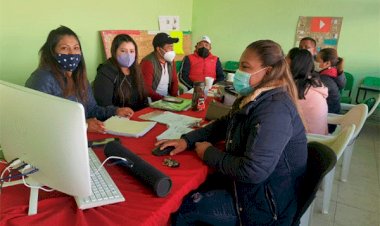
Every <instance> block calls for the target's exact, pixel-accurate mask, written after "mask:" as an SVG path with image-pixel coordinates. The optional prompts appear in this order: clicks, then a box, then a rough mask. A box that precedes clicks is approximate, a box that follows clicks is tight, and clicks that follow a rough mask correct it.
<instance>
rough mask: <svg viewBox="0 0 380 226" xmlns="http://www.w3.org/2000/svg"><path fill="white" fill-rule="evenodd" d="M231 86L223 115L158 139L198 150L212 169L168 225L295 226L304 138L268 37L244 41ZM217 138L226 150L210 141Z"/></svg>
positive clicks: (286, 74)
mask: <svg viewBox="0 0 380 226" xmlns="http://www.w3.org/2000/svg"><path fill="white" fill-rule="evenodd" d="M233 85H234V87H235V90H236V91H237V92H238V93H239V94H240V97H239V98H238V99H237V100H236V102H235V103H234V105H233V109H232V110H231V112H230V113H229V114H228V115H227V116H225V117H222V118H220V119H218V120H216V121H214V122H212V123H211V124H209V125H207V126H206V127H203V128H200V129H198V130H194V131H192V132H189V133H187V134H185V135H183V136H182V137H181V139H177V140H162V141H159V142H157V143H156V145H157V146H158V145H160V148H161V149H163V148H165V147H167V146H173V147H174V148H175V149H174V150H172V151H171V153H170V154H171V155H175V154H178V153H180V152H183V151H184V150H186V149H193V148H195V152H196V153H197V155H198V157H199V158H200V159H202V160H203V161H204V163H205V164H207V165H208V166H210V167H212V168H214V169H215V171H216V173H215V174H213V175H212V176H210V177H209V178H208V179H207V180H206V182H205V184H203V185H202V186H201V187H200V188H199V189H197V190H195V191H194V192H192V193H191V194H189V195H188V196H187V197H185V199H184V201H183V203H182V205H181V207H180V208H179V210H178V212H177V213H176V214H175V215H174V216H173V218H172V224H173V225H195V223H206V224H207V225H234V226H235V225H292V222H293V218H294V216H295V213H296V211H297V194H298V192H300V191H299V189H298V187H299V183H300V182H301V178H302V176H303V175H304V173H305V170H306V160H307V140H306V133H305V128H304V125H303V122H302V118H301V116H300V114H299V111H298V107H297V99H298V96H297V88H296V86H295V84H294V81H293V79H292V75H291V73H290V71H289V69H288V66H287V63H286V61H285V57H284V54H283V52H282V50H281V47H280V46H279V45H278V44H277V43H275V42H273V41H271V40H260V41H256V42H253V43H251V44H250V45H248V47H247V48H246V49H245V50H244V52H243V54H242V55H241V58H240V66H239V69H238V70H237V71H236V74H235V77H234V81H233ZM222 131H225V132H222ZM220 140H225V144H226V147H225V150H219V149H218V148H217V147H215V146H213V143H215V142H218V141H220Z"/></svg>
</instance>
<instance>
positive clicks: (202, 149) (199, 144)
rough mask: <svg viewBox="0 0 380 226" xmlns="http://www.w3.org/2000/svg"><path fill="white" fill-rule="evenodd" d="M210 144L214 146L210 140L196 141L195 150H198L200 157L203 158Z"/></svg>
mask: <svg viewBox="0 0 380 226" xmlns="http://www.w3.org/2000/svg"><path fill="white" fill-rule="evenodd" d="M210 146H212V144H211V143H209V142H196V143H195V151H196V152H197V155H198V157H199V158H201V159H202V160H203V156H204V154H205V151H206V149H207V148H208V147H210Z"/></svg>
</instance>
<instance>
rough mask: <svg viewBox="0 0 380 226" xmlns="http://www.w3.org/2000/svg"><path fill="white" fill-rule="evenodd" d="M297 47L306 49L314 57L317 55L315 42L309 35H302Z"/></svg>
mask: <svg viewBox="0 0 380 226" xmlns="http://www.w3.org/2000/svg"><path fill="white" fill-rule="evenodd" d="M298 47H299V48H300V49H306V50H308V51H309V52H310V53H311V55H312V56H313V58H315V57H316V56H317V53H318V51H317V42H316V41H315V40H314V39H313V38H311V37H304V38H302V39H301V41H300V43H299V45H298Z"/></svg>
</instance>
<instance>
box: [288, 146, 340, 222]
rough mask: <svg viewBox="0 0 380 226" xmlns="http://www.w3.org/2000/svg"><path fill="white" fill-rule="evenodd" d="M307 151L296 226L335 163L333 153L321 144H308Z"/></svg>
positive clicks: (335, 159)
mask: <svg viewBox="0 0 380 226" xmlns="http://www.w3.org/2000/svg"><path fill="white" fill-rule="evenodd" d="M307 149H308V157H307V169H306V173H305V175H304V177H303V179H302V182H301V186H300V189H299V191H300V192H299V193H298V210H297V214H296V217H295V219H294V223H293V225H297V223H298V222H299V220H300V219H301V217H302V215H303V214H304V213H305V212H306V210H307V209H308V208H309V206H310V204H311V203H312V202H313V201H314V199H315V196H316V194H317V191H318V188H319V186H320V184H321V183H322V180H323V178H324V176H325V175H326V174H327V173H328V172H330V170H331V169H332V168H334V166H335V164H336V161H337V158H336V155H335V153H334V151H333V150H332V149H331V148H329V147H328V146H327V145H324V144H322V143H319V142H310V143H308V144H307Z"/></svg>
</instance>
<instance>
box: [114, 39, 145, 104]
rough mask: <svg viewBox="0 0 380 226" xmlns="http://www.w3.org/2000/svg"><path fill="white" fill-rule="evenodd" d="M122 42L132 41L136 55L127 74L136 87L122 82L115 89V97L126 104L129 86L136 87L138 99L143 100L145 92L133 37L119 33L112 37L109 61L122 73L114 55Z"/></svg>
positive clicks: (128, 97) (129, 91) (128, 96)
mask: <svg viewBox="0 0 380 226" xmlns="http://www.w3.org/2000/svg"><path fill="white" fill-rule="evenodd" d="M123 42H131V43H133V45H134V46H135V57H136V58H135V62H134V63H133V64H132V65H131V66H130V67H129V70H130V75H129V76H131V78H132V84H135V85H136V87H133V86H131V87H130V86H128V84H127V83H123V84H120V85H121V87H119V88H118V89H117V93H116V97H117V99H119V100H122V101H123V102H124V103H121V104H123V105H124V104H127V105H128V104H129V99H130V97H131V88H136V90H137V93H138V94H139V99H140V101H144V99H145V98H146V93H145V90H144V80H143V78H142V74H141V69H140V66H139V63H138V62H139V59H138V55H139V52H138V48H137V45H136V42H135V41H134V40H133V38H132V37H131V36H129V35H127V34H119V35H117V36H116V37H115V38H114V39H113V41H112V45H111V59H110V61H111V62H112V63H113V64H114V65H115V66H116V67H117V68H118V70H119V74H121V75H123V72H122V71H121V67H120V65H119V63H118V62H117V56H116V51H117V49H118V48H119V46H120V45H121V44H122V43H123ZM118 79H120V78H119V76H118ZM119 82H121V81H119ZM132 84H131V85H132Z"/></svg>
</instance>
